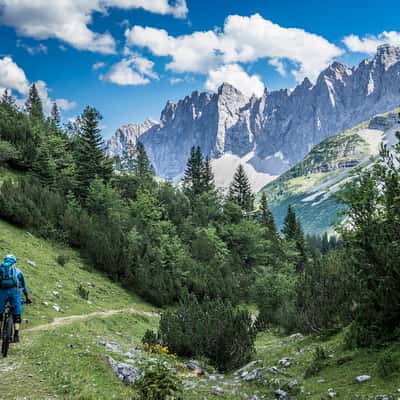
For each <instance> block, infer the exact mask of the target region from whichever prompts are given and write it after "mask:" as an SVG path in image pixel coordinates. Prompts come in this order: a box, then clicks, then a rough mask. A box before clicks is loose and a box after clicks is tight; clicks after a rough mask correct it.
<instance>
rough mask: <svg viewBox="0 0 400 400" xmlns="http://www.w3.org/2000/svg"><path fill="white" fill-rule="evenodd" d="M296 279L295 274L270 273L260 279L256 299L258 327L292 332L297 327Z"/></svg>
mask: <svg viewBox="0 0 400 400" xmlns="http://www.w3.org/2000/svg"><path fill="white" fill-rule="evenodd" d="M296 279H297V278H296V277H295V276H294V274H290V273H284V272H275V271H269V272H268V273H266V274H265V275H264V276H263V277H262V278H260V279H258V281H257V283H256V285H255V290H254V297H255V303H256V305H257V307H258V310H259V315H258V318H257V326H258V327H259V328H260V329H261V328H265V327H267V326H271V325H272V326H279V327H282V328H284V329H285V330H286V331H291V330H293V329H294V328H295V325H296V314H295V300H296Z"/></svg>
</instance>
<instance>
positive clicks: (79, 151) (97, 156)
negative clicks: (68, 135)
mask: <svg viewBox="0 0 400 400" xmlns="http://www.w3.org/2000/svg"><path fill="white" fill-rule="evenodd" d="M101 118H102V117H101V115H100V113H99V112H98V111H97V110H96V109H95V108H92V107H86V108H85V110H84V111H83V113H82V115H81V117H80V131H79V135H78V139H77V142H76V150H75V152H76V154H75V158H76V164H77V181H78V196H79V197H80V198H82V199H85V198H86V196H87V193H88V190H89V186H90V184H91V182H92V181H93V180H94V179H96V178H97V177H99V178H102V179H105V180H107V179H108V178H109V173H110V166H109V164H110V162H109V160H107V159H106V156H105V154H104V151H103V148H104V142H103V138H102V136H101V134H100V128H99V121H100V120H101Z"/></svg>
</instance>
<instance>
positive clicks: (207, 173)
mask: <svg viewBox="0 0 400 400" xmlns="http://www.w3.org/2000/svg"><path fill="white" fill-rule="evenodd" d="M202 180H203V183H202V186H203V188H204V191H205V192H213V191H214V190H215V182H214V173H213V171H212V167H211V160H210V157H208V156H207V157H206V158H205V160H204V163H203V179H202Z"/></svg>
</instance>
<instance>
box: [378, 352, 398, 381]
mask: <svg viewBox="0 0 400 400" xmlns="http://www.w3.org/2000/svg"><path fill="white" fill-rule="evenodd" d="M399 364H400V363H399V360H398V359H397V358H396V357H395V356H394V355H393V353H391V352H390V351H389V350H387V351H385V352H384V353H383V354H381V355H380V356H379V358H378V360H377V362H376V369H377V371H378V374H379V376H380V377H381V378H387V377H389V376H391V375H392V374H393V373H394V372H396V371H398V370H399V368H400V365H399Z"/></svg>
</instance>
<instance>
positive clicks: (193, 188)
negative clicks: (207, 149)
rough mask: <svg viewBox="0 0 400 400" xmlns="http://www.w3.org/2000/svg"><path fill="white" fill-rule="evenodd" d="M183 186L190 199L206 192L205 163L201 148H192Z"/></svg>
mask: <svg viewBox="0 0 400 400" xmlns="http://www.w3.org/2000/svg"><path fill="white" fill-rule="evenodd" d="M183 186H184V188H185V191H186V193H187V194H188V195H189V197H194V196H196V195H199V194H201V193H203V192H204V162H203V155H202V153H201V149H200V146H197V147H192V149H191V150H190V157H189V159H188V162H187V165H186V170H185V176H184V178H183Z"/></svg>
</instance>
